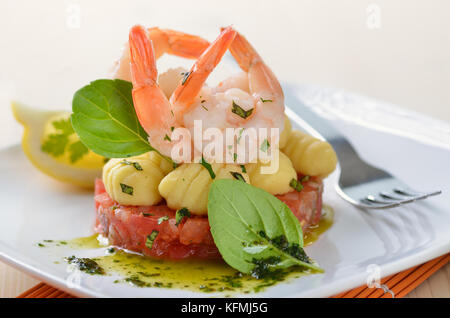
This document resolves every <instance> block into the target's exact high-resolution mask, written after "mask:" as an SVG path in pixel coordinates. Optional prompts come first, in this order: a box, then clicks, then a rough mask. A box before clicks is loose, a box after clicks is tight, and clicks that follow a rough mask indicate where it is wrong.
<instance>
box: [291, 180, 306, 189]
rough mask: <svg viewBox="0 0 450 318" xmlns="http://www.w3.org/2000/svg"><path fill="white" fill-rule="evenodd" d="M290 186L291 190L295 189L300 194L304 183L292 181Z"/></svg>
mask: <svg viewBox="0 0 450 318" xmlns="http://www.w3.org/2000/svg"><path fill="white" fill-rule="evenodd" d="M289 185H290V186H291V188H293V189H294V190H295V191H297V192H300V191H302V190H303V185H302V183H301V182H299V181H298V180H297V179H292V180H291V182H289Z"/></svg>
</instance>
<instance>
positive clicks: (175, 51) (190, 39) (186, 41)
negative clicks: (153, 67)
mask: <svg viewBox="0 0 450 318" xmlns="http://www.w3.org/2000/svg"><path fill="white" fill-rule="evenodd" d="M147 31H148V32H147V36H148V38H149V39H150V40H151V42H152V43H153V49H154V55H155V58H156V59H159V58H160V57H161V56H162V55H164V53H167V54H171V55H176V56H179V57H184V58H188V59H197V58H198V57H199V56H200V55H201V54H202V53H203V51H205V49H206V48H207V47H208V46H209V42H208V41H206V40H205V39H203V38H201V37H199V36H196V35H191V34H187V33H183V32H179V31H174V30H169V29H160V28H157V27H153V28H149V29H147ZM111 77H112V78H118V79H122V80H125V81H131V73H130V49H129V45H128V43H127V44H125V46H124V48H123V49H122V56H121V57H120V58H119V59H118V60H117V61H116V62H115V63H114V66H113V68H112V71H111Z"/></svg>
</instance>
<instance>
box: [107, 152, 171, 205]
mask: <svg viewBox="0 0 450 318" xmlns="http://www.w3.org/2000/svg"><path fill="white" fill-rule="evenodd" d="M171 170H172V166H171V164H170V163H169V162H168V161H167V160H165V159H164V158H162V157H161V156H160V155H159V154H158V153H156V152H154V151H151V152H148V153H145V154H143V155H140V156H135V157H129V158H114V159H110V160H109V161H108V162H107V163H106V164H105V166H104V167H103V183H104V184H105V189H106V192H107V193H108V194H109V196H110V197H111V198H112V199H113V200H115V201H117V202H118V203H120V204H123V205H154V204H157V203H159V202H160V201H161V200H162V197H161V195H160V194H159V191H158V185H159V183H160V181H161V180H162V178H163V177H164V176H165V175H166V174H168V173H169V172H170V171H171Z"/></svg>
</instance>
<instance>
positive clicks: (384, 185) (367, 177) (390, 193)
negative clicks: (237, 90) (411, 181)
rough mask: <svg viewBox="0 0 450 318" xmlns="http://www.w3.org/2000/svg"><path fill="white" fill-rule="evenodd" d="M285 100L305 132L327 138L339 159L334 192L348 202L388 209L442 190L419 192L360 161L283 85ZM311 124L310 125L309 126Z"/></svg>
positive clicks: (346, 144) (334, 132)
mask: <svg viewBox="0 0 450 318" xmlns="http://www.w3.org/2000/svg"><path fill="white" fill-rule="evenodd" d="M284 89H285V92H286V93H287V94H286V100H287V103H290V104H291V105H295V109H296V110H297V113H298V114H300V115H297V113H296V112H293V111H292V110H291V109H289V108H287V107H286V114H287V115H288V116H289V117H290V118H292V119H294V120H295V122H298V123H299V124H300V126H301V128H302V129H304V130H306V131H307V132H308V133H310V134H312V135H314V136H316V137H319V138H321V139H325V140H327V141H328V142H329V143H330V144H331V145H332V146H333V148H334V150H335V151H336V154H337V156H338V158H339V165H340V168H341V174H340V177H339V181H338V183H337V184H336V191H337V193H338V194H339V195H340V196H341V197H342V198H343V199H344V200H346V201H348V202H350V203H351V204H353V205H355V206H358V207H361V208H366V209H388V208H394V207H397V206H399V205H403V204H406V203H411V202H414V201H417V200H423V199H426V198H428V197H430V196H433V195H438V194H440V193H441V192H442V191H440V190H438V191H432V192H419V191H415V190H412V189H411V188H409V187H408V186H407V185H406V184H404V183H403V182H401V181H400V180H398V179H397V178H395V177H394V176H392V175H391V174H389V173H387V172H386V171H384V170H381V169H379V168H376V167H374V166H372V165H369V164H368V163H366V162H365V161H363V160H362V159H361V158H360V157H359V155H358V153H357V152H356V151H355V149H354V148H353V146H352V145H351V144H350V143H349V142H348V141H347V139H346V138H345V137H344V136H343V135H342V134H341V133H340V132H339V131H337V130H336V129H335V128H334V127H333V126H332V124H331V123H329V122H328V121H327V120H325V119H322V118H320V117H319V116H318V115H316V114H315V113H313V112H312V111H311V110H309V109H308V107H306V106H305V105H304V104H303V103H302V102H301V101H300V100H298V99H297V98H296V97H295V94H289V93H288V92H289V90H291V88H290V87H289V86H287V87H286V86H284ZM313 127H314V128H313Z"/></svg>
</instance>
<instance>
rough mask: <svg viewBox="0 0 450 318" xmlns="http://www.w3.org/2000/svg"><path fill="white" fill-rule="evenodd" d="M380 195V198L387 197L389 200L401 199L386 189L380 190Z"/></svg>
mask: <svg viewBox="0 0 450 318" xmlns="http://www.w3.org/2000/svg"><path fill="white" fill-rule="evenodd" d="M380 196H381V197H382V198H385V199H389V200H395V201H401V200H403V199H402V198H399V197H397V196H394V195H392V194H390V193H388V192H386V191H381V192H380Z"/></svg>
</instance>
